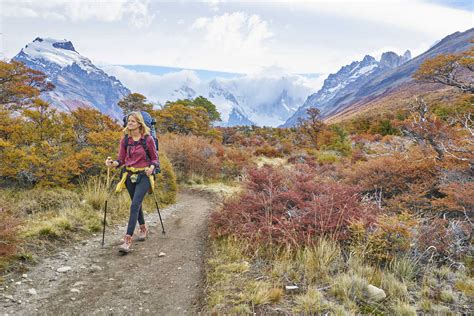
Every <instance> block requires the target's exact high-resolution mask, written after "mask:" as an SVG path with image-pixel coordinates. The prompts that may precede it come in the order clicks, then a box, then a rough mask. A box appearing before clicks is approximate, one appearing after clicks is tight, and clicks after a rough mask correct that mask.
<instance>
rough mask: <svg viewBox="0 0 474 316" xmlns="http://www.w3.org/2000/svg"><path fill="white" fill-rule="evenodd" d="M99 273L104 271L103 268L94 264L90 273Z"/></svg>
mask: <svg viewBox="0 0 474 316" xmlns="http://www.w3.org/2000/svg"><path fill="white" fill-rule="evenodd" d="M98 271H102V267H100V266H98V265H95V264H93V265H92V266H91V267H90V268H89V272H91V273H94V272H98Z"/></svg>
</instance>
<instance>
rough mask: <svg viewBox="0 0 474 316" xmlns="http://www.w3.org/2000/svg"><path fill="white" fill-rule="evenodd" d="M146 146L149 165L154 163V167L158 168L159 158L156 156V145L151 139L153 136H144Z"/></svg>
mask: <svg viewBox="0 0 474 316" xmlns="http://www.w3.org/2000/svg"><path fill="white" fill-rule="evenodd" d="M146 147H147V148H148V155H149V156H150V166H151V165H154V166H155V169H157V170H158V169H159V168H160V159H159V158H158V154H157V152H158V151H157V150H156V146H155V141H154V140H153V137H151V136H150V137H147V138H146Z"/></svg>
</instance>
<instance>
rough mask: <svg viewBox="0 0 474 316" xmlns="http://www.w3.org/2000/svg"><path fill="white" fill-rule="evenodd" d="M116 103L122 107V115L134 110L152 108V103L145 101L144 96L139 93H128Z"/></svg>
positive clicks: (149, 109)
mask: <svg viewBox="0 0 474 316" xmlns="http://www.w3.org/2000/svg"><path fill="white" fill-rule="evenodd" d="M117 105H118V106H119V108H121V109H122V112H123V114H124V115H126V114H128V113H130V112H134V111H151V110H153V104H151V103H147V99H146V97H145V96H144V95H142V94H140V93H130V94H129V95H127V96H126V97H124V98H123V99H121V100H120V101H119V102H118V104H117Z"/></svg>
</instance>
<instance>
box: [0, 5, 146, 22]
mask: <svg viewBox="0 0 474 316" xmlns="http://www.w3.org/2000/svg"><path fill="white" fill-rule="evenodd" d="M2 2H3V3H2V4H3V10H2V13H1V15H2V16H6V17H36V18H42V19H56V20H66V19H67V20H71V21H86V20H96V21H102V22H117V21H122V20H126V21H127V22H128V23H129V24H130V25H131V26H133V27H136V28H142V27H145V26H148V25H150V23H151V21H152V20H153V18H154V15H153V14H151V13H150V10H149V5H150V1H149V0H114V1H107V0H99V1H91V0H82V1H70V0H43V1H12V0H3V1H2Z"/></svg>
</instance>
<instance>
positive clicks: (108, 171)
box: [106, 156, 112, 190]
mask: <svg viewBox="0 0 474 316" xmlns="http://www.w3.org/2000/svg"><path fill="white" fill-rule="evenodd" d="M108 159H112V157H110V156H109V157H107V160H108ZM109 182H110V167H109V166H107V182H106V188H107V190H109V184H110V183H109Z"/></svg>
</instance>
